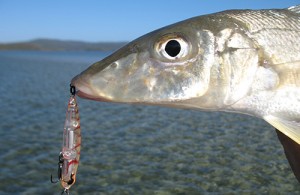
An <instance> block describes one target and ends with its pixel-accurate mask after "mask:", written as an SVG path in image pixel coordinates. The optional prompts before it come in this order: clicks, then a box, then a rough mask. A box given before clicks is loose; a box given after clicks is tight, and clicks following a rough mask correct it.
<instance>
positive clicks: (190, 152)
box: [0, 51, 300, 195]
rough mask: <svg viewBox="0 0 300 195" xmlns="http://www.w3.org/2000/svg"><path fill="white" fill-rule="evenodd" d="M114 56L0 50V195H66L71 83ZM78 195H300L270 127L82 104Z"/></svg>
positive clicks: (221, 116) (223, 116) (222, 116)
mask: <svg viewBox="0 0 300 195" xmlns="http://www.w3.org/2000/svg"><path fill="white" fill-rule="evenodd" d="M106 55H108V53H101V52H22V51H9V52H8V51H7V52H4V51H1V52H0V67H1V71H0V100H1V102H0V108H1V111H0V119H1V122H0V194H4V195H5V194H24V195H25V194H28V195H29V194H60V192H61V187H60V186H59V184H51V183H50V175H51V174H53V175H56V171H57V163H58V153H59V151H60V150H61V145H62V131H63V124H64V120H65V111H66V107H67V101H68V98H69V82H70V80H71V78H72V77H73V76H74V75H76V74H78V73H79V72H80V71H82V70H83V69H85V68H86V67H87V66H88V65H90V64H91V63H93V62H95V61H98V60H99V59H101V58H103V57H104V56H106ZM78 104H79V109H80V116H81V126H82V128H81V129H82V149H81V162H80V165H79V169H78V175H77V181H76V183H75V185H74V186H73V187H72V188H71V193H72V195H77V194H114V195H115V194H149V195H150V194H157V195H171V194H189V195H190V194H299V193H300V187H299V184H298V182H297V181H296V179H295V177H294V176H293V174H292V172H291V170H290V168H289V165H288V162H287V160H286V158H285V156H284V153H283V150H282V147H281V145H280V143H279V141H278V140H277V136H276V134H275V132H274V130H273V128H272V127H270V126H269V125H268V124H266V123H265V122H264V121H262V120H259V119H256V118H252V117H248V116H242V115H236V114H228V113H205V112H197V111H191V110H179V109H170V108H161V107H154V106H133V105H125V104H113V103H102V102H93V101H89V100H83V99H80V98H79V99H78Z"/></svg>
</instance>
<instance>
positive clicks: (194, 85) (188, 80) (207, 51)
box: [71, 19, 222, 109]
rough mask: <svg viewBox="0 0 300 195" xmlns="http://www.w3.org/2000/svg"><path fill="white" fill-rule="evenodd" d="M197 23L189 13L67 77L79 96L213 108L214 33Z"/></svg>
mask: <svg viewBox="0 0 300 195" xmlns="http://www.w3.org/2000/svg"><path fill="white" fill-rule="evenodd" d="M202 23H203V22H202ZM199 25H200V27H199ZM201 25H202V26H203V24H201V22H200V24H199V21H198V19H192V20H189V21H183V22H180V23H177V24H173V25H170V26H167V27H164V28H162V29H159V30H156V31H153V32H151V33H149V34H146V35H144V36H142V37H140V38H138V39H136V40H134V41H132V42H131V43H129V44H127V45H126V46H124V47H123V48H121V49H119V50H118V51H116V52H115V53H113V54H112V55H110V56H108V57H106V58H105V59H103V60H101V61H99V62H96V63H95V64H93V65H91V66H90V67H89V68H88V69H87V70H85V71H83V72H82V73H81V74H79V75H78V76H76V77H75V78H73V80H72V82H71V83H72V85H74V86H75V87H76V89H77V94H78V95H79V96H80V97H83V98H89V99H93V100H98V101H110V102H121V103H139V104H140V103H141V104H155V105H164V106H171V107H181V108H182V107H183V108H194V107H197V108H203V109H214V108H215V107H216V106H217V107H218V105H219V104H220V103H219V102H221V101H222V99H221V98H222V97H221V96H220V97H219V94H218V93H219V92H217V91H214V90H213V89H214V85H217V84H215V83H214V82H213V81H212V75H211V69H212V67H213V65H214V64H215V63H218V60H215V36H214V33H213V32H212V30H208V28H201ZM204 25H206V26H210V24H209V22H204ZM214 77H218V75H216V74H214Z"/></svg>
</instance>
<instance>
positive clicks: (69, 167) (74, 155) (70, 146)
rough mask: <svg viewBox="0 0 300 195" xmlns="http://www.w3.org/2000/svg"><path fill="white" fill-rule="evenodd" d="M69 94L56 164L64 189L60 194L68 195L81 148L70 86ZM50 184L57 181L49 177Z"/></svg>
mask: <svg viewBox="0 0 300 195" xmlns="http://www.w3.org/2000/svg"><path fill="white" fill-rule="evenodd" d="M70 92H71V97H70V99H69V102H68V109H67V113H66V121H65V125H64V132H63V146H62V150H61V152H60V154H59V162H58V179H59V180H60V183H61V185H62V187H63V188H64V190H63V191H62V194H64V193H66V194H69V190H70V188H71V186H72V185H73V184H74V183H75V180H76V173H77V168H78V164H79V158H80V148H81V129H80V120H79V112H78V105H77V101H76V97H75V93H76V90H75V87H74V86H70ZM51 182H52V183H57V182H58V181H53V180H52V175H51Z"/></svg>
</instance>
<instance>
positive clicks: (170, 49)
mask: <svg viewBox="0 0 300 195" xmlns="http://www.w3.org/2000/svg"><path fill="white" fill-rule="evenodd" d="M180 50H181V45H180V43H179V42H178V41H177V40H170V41H169V42H168V43H167V44H166V47H165V51H166V53H167V54H168V55H169V56H171V57H176V56H177V55H178V54H179V53H180Z"/></svg>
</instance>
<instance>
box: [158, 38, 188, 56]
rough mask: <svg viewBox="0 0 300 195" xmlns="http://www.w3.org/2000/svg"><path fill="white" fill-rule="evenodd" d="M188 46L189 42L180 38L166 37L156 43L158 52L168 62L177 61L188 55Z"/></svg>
mask: <svg viewBox="0 0 300 195" xmlns="http://www.w3.org/2000/svg"><path fill="white" fill-rule="evenodd" d="M188 46H189V44H188V43H187V41H186V40H185V39H183V38H181V37H179V36H174V37H169V36H166V37H163V38H162V39H161V40H160V41H159V42H157V43H156V51H157V52H158V53H159V54H160V55H161V56H162V57H164V58H166V59H167V60H177V59H180V58H183V57H185V56H186V55H187V53H188V51H189V49H188Z"/></svg>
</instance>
